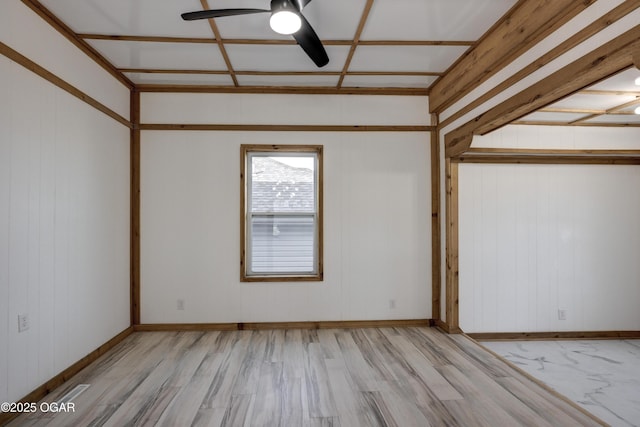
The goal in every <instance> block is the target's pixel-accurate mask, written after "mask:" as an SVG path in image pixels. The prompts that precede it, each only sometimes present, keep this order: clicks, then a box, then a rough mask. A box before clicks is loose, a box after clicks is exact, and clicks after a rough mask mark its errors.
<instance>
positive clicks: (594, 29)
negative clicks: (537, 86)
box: [436, 0, 640, 128]
mask: <svg viewBox="0 0 640 427" xmlns="http://www.w3.org/2000/svg"><path fill="white" fill-rule="evenodd" d="M639 7H640V3H638V2H637V1H634V0H627V1H625V2H624V3H622V4H621V5H619V6H618V7H616V8H615V9H613V10H611V11H610V12H608V13H606V14H604V15H603V16H601V17H600V18H599V19H597V20H595V21H594V22H593V23H592V24H590V25H588V26H587V27H585V28H583V29H582V30H580V31H579V32H577V33H576V34H574V35H573V36H571V37H570V38H568V39H567V40H565V41H564V42H562V43H560V44H559V45H558V46H556V47H555V48H553V49H552V50H550V51H549V52H547V53H545V54H544V55H542V56H541V57H540V58H538V59H537V60H535V61H533V62H532V63H530V64H529V65H527V66H526V67H524V68H523V69H522V70H520V71H518V72H517V73H515V74H514V75H512V76H511V77H509V78H508V79H506V80H505V81H503V82H501V83H500V84H498V85H497V86H496V87H494V88H493V89H491V90H489V91H488V92H487V93H485V94H484V95H482V96H480V97H479V98H478V99H476V100H474V101H473V102H471V103H469V104H468V105H466V106H464V107H463V108H461V109H459V110H458V111H456V112H455V113H454V114H453V115H451V116H449V117H447V118H446V119H445V120H443V121H442V123H441V127H443V128H444V127H446V126H448V125H449V124H451V123H453V122H454V121H455V120H457V119H459V118H460V117H462V116H464V115H465V114H467V113H468V112H470V111H471V110H473V109H474V108H476V107H478V106H480V105H482V104H483V103H485V102H486V101H488V100H489V99H491V98H493V97H494V96H496V95H497V94H498V93H500V92H503V91H504V90H506V89H507V88H509V87H511V86H513V85H514V84H515V83H517V82H518V81H520V80H522V79H524V78H525V77H527V76H528V75H530V74H531V73H533V72H535V71H537V70H539V69H540V68H542V67H543V66H545V65H546V64H548V63H550V62H551V61H553V60H554V59H556V58H558V57H559V56H560V55H562V54H564V53H566V52H567V51H568V50H569V49H571V48H573V47H575V46H576V45H578V44H580V43H582V42H583V41H585V40H586V39H588V38H589V37H591V36H593V35H594V34H596V33H598V32H600V31H602V30H603V29H605V28H607V27H608V26H610V25H611V24H613V23H614V22H616V21H618V20H619V19H621V18H623V17H624V16H626V15H628V14H629V13H631V12H633V11H634V10H636V9H637V8H639ZM436 83H437V82H436ZM581 93H584V94H588V93H589V91H588V90H584V91H581Z"/></svg>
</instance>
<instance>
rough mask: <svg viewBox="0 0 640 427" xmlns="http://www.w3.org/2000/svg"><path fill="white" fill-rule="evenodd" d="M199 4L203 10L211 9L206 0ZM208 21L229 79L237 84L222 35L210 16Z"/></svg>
mask: <svg viewBox="0 0 640 427" xmlns="http://www.w3.org/2000/svg"><path fill="white" fill-rule="evenodd" d="M200 4H201V5H202V8H203V9H204V10H209V9H211V8H210V7H209V2H208V1H207V0H200ZM207 21H209V26H210V27H211V31H213V35H214V37H215V38H216V42H217V43H218V48H219V49H220V53H221V54H222V58H223V59H224V63H225V64H226V65H227V69H228V70H229V75H230V76H231V80H233V85H234V86H236V87H237V86H239V84H238V79H237V78H236V73H235V71H234V70H233V66H232V65H231V60H230V59H229V55H227V49H225V47H224V43H223V42H222V37H221V36H220V31H219V30H218V25H217V24H216V20H215V19H213V18H211V19H207Z"/></svg>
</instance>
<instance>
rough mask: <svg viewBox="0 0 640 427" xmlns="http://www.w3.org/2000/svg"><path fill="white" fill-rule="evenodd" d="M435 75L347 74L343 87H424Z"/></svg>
mask: <svg viewBox="0 0 640 427" xmlns="http://www.w3.org/2000/svg"><path fill="white" fill-rule="evenodd" d="M436 79H437V77H433V76H385V75H382V76H358V75H355V76H353V75H347V76H345V78H344V81H343V82H342V86H344V87H408V88H420V89H426V88H428V87H429V85H431V83H433V82H434V81H435V80H436Z"/></svg>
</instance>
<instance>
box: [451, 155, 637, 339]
mask: <svg viewBox="0 0 640 427" xmlns="http://www.w3.org/2000/svg"><path fill="white" fill-rule="evenodd" d="M459 168H460V171H459V172H460V194H459V195H460V198H459V208H460V234H459V235H460V325H461V328H462V329H463V330H464V331H465V332H496V331H497V332H507V331H518V332H521V331H567V330H587V331H588V330H637V329H638V325H640V312H639V311H638V310H637V301H639V300H640V285H639V284H638V277H640V266H639V265H640V264H639V263H638V259H639V258H640V192H638V191H635V190H634V189H636V188H638V186H640V167H637V166H600V165H479V164H461V165H460V166H459ZM559 309H562V310H566V311H567V320H564V321H563V320H558V310H559Z"/></svg>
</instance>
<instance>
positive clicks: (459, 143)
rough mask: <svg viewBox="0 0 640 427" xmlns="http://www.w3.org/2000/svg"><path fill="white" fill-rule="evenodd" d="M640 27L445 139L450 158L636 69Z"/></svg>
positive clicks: (510, 99) (594, 51)
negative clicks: (482, 137)
mask: <svg viewBox="0 0 640 427" xmlns="http://www.w3.org/2000/svg"><path fill="white" fill-rule="evenodd" d="M638 49H640V25H638V26H635V27H633V28H632V29H630V30H629V31H627V32H626V33H624V34H622V35H620V36H618V37H616V38H615V39H613V40H611V41H609V42H607V43H605V44H604V45H602V46H600V47H599V48H597V49H595V50H593V51H591V52H590V53H588V54H586V55H584V56H583V57H581V58H580V59H578V60H576V61H574V62H572V63H570V64H569V65H567V66H565V67H563V68H561V69H560V70H558V71H556V72H555V73H553V74H551V75H549V76H547V77H546V78H544V79H542V80H540V81H538V82H537V83H535V84H533V85H532V86H530V87H529V88H527V89H525V90H523V91H521V92H519V93H518V94H516V95H514V96H512V97H511V98H509V99H507V100H506V101H504V102H502V103H501V104H498V105H497V106H495V107H493V108H492V109H490V110H489V111H486V112H485V113H483V114H481V115H479V116H477V117H476V118H475V119H473V120H471V121H469V122H467V123H465V124H464V125H462V126H460V127H459V128H457V129H455V130H453V131H452V132H450V133H448V134H447V135H446V136H445V145H446V155H447V157H452V156H457V155H460V154H462V153H464V152H465V151H466V150H467V149H468V148H469V147H470V146H471V140H472V139H473V135H474V134H475V135H484V134H486V133H488V132H491V131H492V130H495V129H497V128H499V127H502V126H504V125H505V124H507V123H509V122H512V121H514V120H517V119H519V118H521V117H524V116H525V115H527V114H529V113H532V112H534V111H536V110H538V109H540V108H542V107H545V106H547V105H549V104H552V103H553V102H556V101H558V100H559V99H562V98H564V97H566V96H568V95H571V94H573V93H575V92H578V91H579V90H581V89H584V88H585V87H587V86H590V85H592V84H594V83H596V82H598V81H600V80H603V79H605V78H607V77H609V76H611V75H614V74H616V73H618V72H619V71H621V70H624V69H626V68H629V67H630V66H631V65H633V58H632V54H633V52H636V51H637V50H638Z"/></svg>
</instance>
